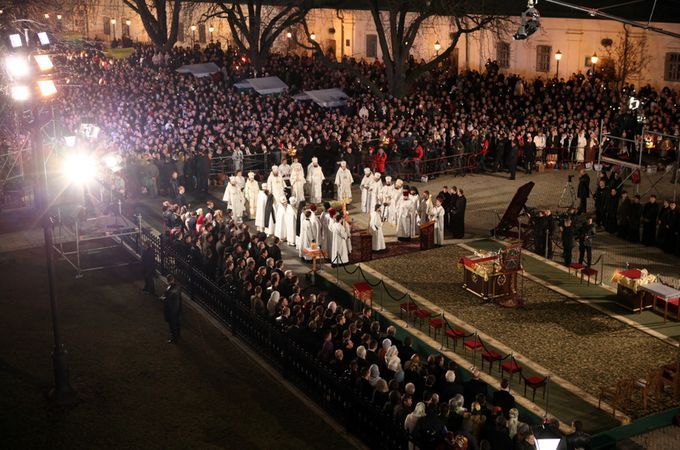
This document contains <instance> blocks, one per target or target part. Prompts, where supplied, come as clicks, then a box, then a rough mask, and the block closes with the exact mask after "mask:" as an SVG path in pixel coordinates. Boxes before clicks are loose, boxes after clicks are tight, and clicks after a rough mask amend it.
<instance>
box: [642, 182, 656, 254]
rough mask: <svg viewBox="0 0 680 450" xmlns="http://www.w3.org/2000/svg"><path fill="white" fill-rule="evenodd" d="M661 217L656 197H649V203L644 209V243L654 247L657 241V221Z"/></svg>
mask: <svg viewBox="0 0 680 450" xmlns="http://www.w3.org/2000/svg"><path fill="white" fill-rule="evenodd" d="M658 216H659V204H658V203H657V202H656V195H654V194H652V195H650V196H649V201H648V202H647V203H645V206H643V207H642V243H643V244H645V245H654V242H655V240H656V220H657V217H658Z"/></svg>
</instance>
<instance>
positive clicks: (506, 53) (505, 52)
mask: <svg viewBox="0 0 680 450" xmlns="http://www.w3.org/2000/svg"><path fill="white" fill-rule="evenodd" d="M496 62H497V63H498V67H500V68H501V69H507V68H508V67H510V44H509V43H507V42H497V43H496Z"/></svg>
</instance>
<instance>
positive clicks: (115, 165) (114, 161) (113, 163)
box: [104, 153, 123, 172]
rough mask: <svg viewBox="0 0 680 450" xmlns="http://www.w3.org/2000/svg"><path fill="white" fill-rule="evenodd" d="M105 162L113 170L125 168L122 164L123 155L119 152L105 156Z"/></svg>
mask: <svg viewBox="0 0 680 450" xmlns="http://www.w3.org/2000/svg"><path fill="white" fill-rule="evenodd" d="M104 164H105V165H106V167H108V168H109V170H111V172H118V171H119V170H121V169H122V168H123V167H122V166H121V157H120V155H118V154H117V153H109V154H108V155H106V156H104Z"/></svg>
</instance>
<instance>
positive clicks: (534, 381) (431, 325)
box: [399, 301, 548, 401]
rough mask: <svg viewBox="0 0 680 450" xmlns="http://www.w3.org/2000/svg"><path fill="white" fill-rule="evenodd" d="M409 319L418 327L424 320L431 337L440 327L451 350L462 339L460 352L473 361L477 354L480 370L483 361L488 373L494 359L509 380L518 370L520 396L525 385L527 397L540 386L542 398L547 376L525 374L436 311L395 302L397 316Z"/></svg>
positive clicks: (509, 357) (534, 394)
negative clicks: (397, 308)
mask: <svg viewBox="0 0 680 450" xmlns="http://www.w3.org/2000/svg"><path fill="white" fill-rule="evenodd" d="M404 314H406V316H407V318H411V319H412V320H413V324H414V325H416V322H417V323H418V327H419V328H422V327H423V323H424V321H427V325H428V328H427V334H428V336H432V337H433V338H434V339H435V340H437V338H439V337H440V336H441V333H442V331H443V333H444V339H445V340H446V346H447V347H449V345H450V343H452V344H453V346H452V348H453V351H454V352H455V351H456V349H457V345H458V341H462V342H463V355H464V356H466V357H467V356H468V353H471V355H472V357H473V361H474V360H475V355H476V353H477V352H479V353H480V356H481V370H484V366H485V363H488V373H489V374H491V370H492V369H493V366H494V364H496V363H498V373H499V375H500V376H501V377H503V376H504V375H506V374H507V376H508V377H509V380H510V382H511V383H512V379H513V377H514V375H515V374H518V375H519V377H520V379H522V380H524V396H525V397H526V395H527V388H529V389H531V390H532V396H531V401H534V400H535V399H536V391H537V390H539V389H543V398H544V399H545V391H546V389H545V388H546V385H547V383H548V377H541V376H530V377H525V376H523V374H522V370H523V367H522V366H521V365H519V364H518V363H517V361H516V360H515V359H514V358H513V357H512V356H506V357H503V356H502V355H501V354H500V353H498V352H496V351H493V350H490V349H487V348H486V347H485V346H484V344H483V343H482V341H481V340H480V339H479V337H477V335H476V334H474V333H472V334H466V333H465V331H463V330H461V329H457V328H453V327H451V326H450V325H449V324H448V322H447V321H446V320H445V319H444V318H443V317H442V316H440V315H437V314H435V313H433V312H431V311H429V310H427V309H425V308H421V307H419V306H418V305H417V304H416V303H415V302H413V301H408V302H404V303H401V304H400V305H399V316H400V318H402V319H403V318H404Z"/></svg>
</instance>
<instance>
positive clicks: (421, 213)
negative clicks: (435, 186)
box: [418, 191, 434, 225]
mask: <svg viewBox="0 0 680 450" xmlns="http://www.w3.org/2000/svg"><path fill="white" fill-rule="evenodd" d="M433 207H434V205H433V204H432V196H431V195H430V191H423V193H422V194H421V196H420V202H418V217H419V220H420V224H421V225H422V224H424V223H425V222H428V221H429V220H431V219H430V212H431V210H432V208H433Z"/></svg>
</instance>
